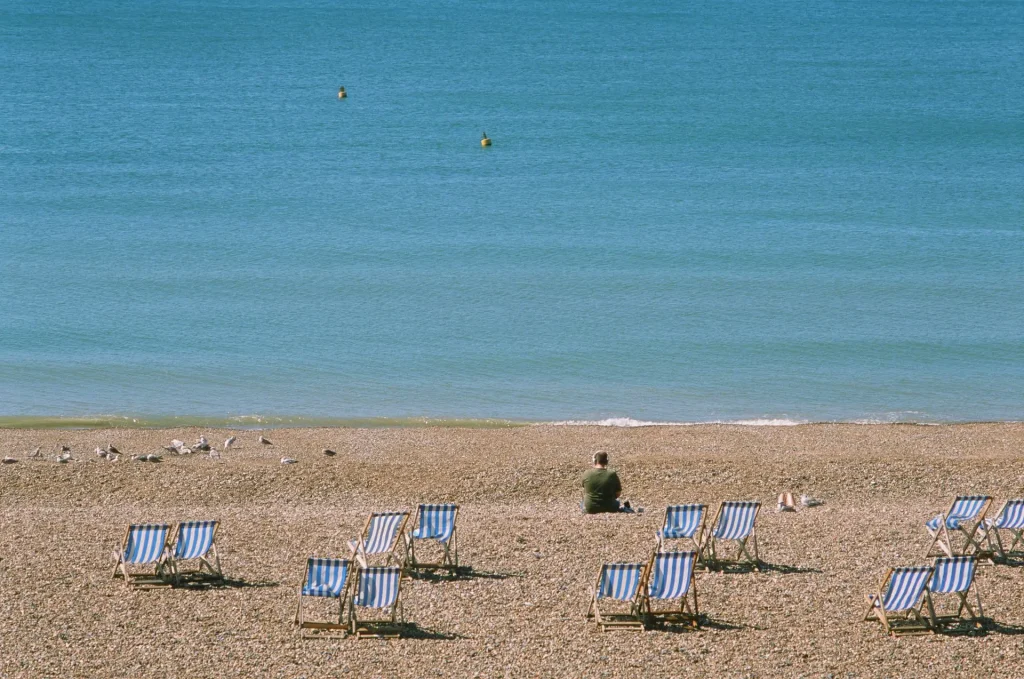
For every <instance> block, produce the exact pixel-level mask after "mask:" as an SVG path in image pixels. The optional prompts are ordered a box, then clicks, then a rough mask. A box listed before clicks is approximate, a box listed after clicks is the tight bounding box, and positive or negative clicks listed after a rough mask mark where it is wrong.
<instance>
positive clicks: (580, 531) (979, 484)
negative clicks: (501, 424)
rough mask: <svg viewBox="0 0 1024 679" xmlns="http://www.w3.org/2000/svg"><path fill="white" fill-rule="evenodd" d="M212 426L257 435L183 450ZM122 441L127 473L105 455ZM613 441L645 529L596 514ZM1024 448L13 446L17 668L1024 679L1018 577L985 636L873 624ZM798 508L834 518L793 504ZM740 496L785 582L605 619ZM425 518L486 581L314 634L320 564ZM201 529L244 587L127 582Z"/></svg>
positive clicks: (424, 442) (309, 442)
mask: <svg viewBox="0 0 1024 679" xmlns="http://www.w3.org/2000/svg"><path fill="white" fill-rule="evenodd" d="M260 434H262V435H264V436H266V438H267V439H269V440H270V441H271V442H272V445H263V444H260V443H258V442H257V436H258V435H260ZM200 435H206V436H207V437H208V438H209V439H210V442H211V443H213V444H215V446H217V447H222V445H221V444H222V442H223V440H224V439H225V438H227V437H228V436H231V435H234V436H236V437H237V442H236V444H235V446H234V447H232V448H229V449H228V450H226V451H223V452H222V454H221V456H220V458H219V459H215V458H211V457H209V456H208V455H205V454H202V453H194V454H190V455H176V454H174V453H169V452H166V451H164V450H163V447H164V446H166V445H168V444H169V443H170V441H171V440H172V439H179V440H181V441H185V442H191V441H194V440H196V439H197V438H198V437H199V436H200ZM110 444H113V445H115V446H116V447H117V448H118V449H119V450H121V451H122V452H123V453H124V455H123V456H122V458H121V460H120V461H118V462H108V461H107V460H105V459H103V458H100V457H98V456H96V455H95V453H94V452H93V451H94V449H95V448H96V447H97V446H100V447H105V446H107V445H110ZM62 445H66V446H69V447H70V448H71V451H72V455H73V457H74V458H75V459H74V460H73V461H70V462H67V463H63V464H61V463H58V462H57V461H56V460H55V457H56V454H57V453H58V452H59V451H60V448H61V446H62ZM37 447H40V448H41V451H40V457H38V458H30V454H31V453H32V451H34V450H35V449H36V448H37ZM325 448H329V449H331V450H333V451H336V455H333V456H325V455H324V454H323V450H324V449H325ZM596 450H604V451H607V452H608V453H609V455H610V457H611V467H612V468H613V469H616V470H618V472H619V474H620V476H621V478H622V482H623V485H624V493H623V497H624V498H628V499H629V500H631V501H632V502H633V504H634V505H635V506H639V507H642V508H644V510H645V511H644V512H643V513H641V514H637V515H598V516H583V515H581V514H580V512H579V509H578V503H579V478H580V476H581V474H582V473H583V472H584V471H585V470H586V468H587V466H588V464H589V460H590V456H591V454H592V453H593V452H594V451H596ZM1022 450H1024V424H1020V423H999V424H970V425H940V426H925V425H853V424H816V425H801V426H776V427H758V426H730V425H699V426H680V427H676V426H659V427H638V428H614V427H590V426H579V427H576V426H522V427H511V428H495V429H460V428H429V427H424V428H404V429H281V430H268V431H263V432H255V431H229V430H200V429H166V430H142V429H114V430H18V429H11V430H2V431H0V455H9V456H11V457H13V458H15V459H16V460H17V462H15V463H12V464H5V465H3V466H2V467H0V677H2V678H3V679H9V678H14V677H50V676H61V677H98V676H105V677H122V676H132V677H166V676H185V675H187V676H191V677H215V676H216V677H221V676H224V677H257V676H258V677H335V676H359V677H378V676H379V677H473V676H480V677H563V676H571V677H620V676H621V677H627V676H628V677H680V676H682V677H689V676H693V677H703V676H716V677H800V676H803V677H890V676H899V677H934V676H944V677H959V676H963V677H974V676H988V677H1013V676H1020V674H1021V667H1024V567H1022V566H1013V565H995V566H984V567H981V568H980V572H979V575H978V578H977V582H978V585H979V587H980V591H981V595H982V601H983V604H984V606H985V614H986V617H988V618H991V621H992V622H991V623H990V624H989V625H988V627H987V629H986V630H985V631H984V632H982V633H977V634H972V635H929V636H919V637H905V638H899V639H894V638H890V637H887V636H886V635H885V634H884V633H883V631H882V628H881V626H880V625H879V624H877V623H866V622H862V621H861V618H862V617H863V614H864V605H863V603H862V602H863V597H864V594H865V593H867V592H869V591H872V590H873V589H875V588H877V587H878V584H879V580H880V579H881V577H882V576H883V575H884V573H885V570H886V568H887V567H889V566H900V565H914V564H925V563H928V562H929V560H928V559H926V558H925V556H924V553H925V549H926V547H927V545H928V535H927V533H926V531H925V529H924V522H925V521H926V520H927V519H929V518H930V517H932V516H934V515H935V514H937V513H939V512H941V511H944V510H945V509H946V508H947V507H948V505H949V503H950V501H951V500H952V498H953V496H955V495H957V494H966V493H984V494H988V495H992V496H994V498H995V501H994V503H993V508H992V510H991V515H994V513H995V511H996V510H997V509H998V507H999V505H1001V504H1002V502H1003V500H1005V499H1007V498H1011V497H1020V496H1021V495H1024V454H1022ZM157 453H158V454H161V455H162V461H160V462H149V463H139V462H133V461H131V460H130V459H129V458H128V456H129V455H131V454H138V455H148V454H157ZM282 457H288V458H293V459H295V460H297V462H296V463H295V464H288V465H283V464H281V458H282ZM784 491H792V492H794V493H796V494H800V493H807V494H810V495H813V496H814V497H817V498H820V499H822V500H823V501H824V504H823V505H822V506H819V507H814V508H801V509H800V511H797V512H796V513H782V514H780V513H776V512H775V500H776V498H777V496H778V494H779V493H781V492H784ZM723 500H760V501H761V502H762V503H763V507H762V511H761V513H760V515H759V518H758V522H757V530H758V541H759V545H760V553H761V557H762V559H763V560H764V561H765V562H766V568H765V570H764V571H763V572H743V573H724V572H701V573H699V574H698V576H697V581H696V585H697V590H698V597H699V603H700V610H701V613H702V614H703V615H704V616H705V619H704V624H703V625H702V627H701V628H700V629H699V630H696V631H685V630H676V629H671V630H651V631H647V632H639V633H638V632H629V631H616V632H600V631H599V630H598V629H597V627H596V626H595V625H594V624H593V623H592V622H588V621H587V620H585V618H584V613H585V611H586V608H587V603H588V597H589V590H590V588H591V586H592V585H593V583H594V579H595V578H596V575H597V573H598V570H599V568H600V565H601V564H602V563H604V562H609V561H641V560H644V559H646V557H647V556H648V555H649V554H650V552H651V550H652V548H653V547H654V534H655V531H656V530H657V529H658V527H659V526H660V524H661V520H662V518H663V515H664V508H665V506H666V505H668V504H678V503H684V502H704V503H706V504H708V505H709V508H710V510H711V511H712V512H713V511H714V509H715V507H717V504H718V503H719V502H720V501H723ZM421 502H458V503H459V504H460V506H461V509H460V514H459V528H458V530H459V535H460V541H459V554H460V561H461V563H462V564H463V566H465V567H466V570H465V571H464V572H463V573H462V574H461V575H458V576H456V577H452V578H410V579H406V580H405V581H404V582H403V586H402V587H403V589H402V596H403V599H404V601H405V617H406V618H407V619H408V620H409V621H410V622H411V623H414V626H413V627H412V628H410V636H409V638H404V639H400V640H394V641H377V640H355V639H352V638H348V639H331V640H303V639H301V638H300V637H299V635H298V633H297V631H296V629H295V627H294V626H293V625H292V616H293V615H294V611H295V603H296V594H297V590H298V587H299V585H300V582H301V579H302V575H303V568H304V565H305V560H306V558H307V557H308V556H313V555H315V556H348V552H347V549H346V546H345V543H346V541H347V540H348V539H350V538H352V537H355V536H356V535H357V534H358V532H359V531H360V529H361V528H362V526H363V523H364V521H365V518H366V515H367V513H368V512H370V511H372V510H389V509H402V508H405V509H409V510H410V511H412V510H415V507H416V505H417V504H418V503H421ZM187 519H219V520H220V521H221V528H220V531H219V533H218V540H217V541H218V545H219V549H220V555H221V561H222V564H223V568H224V572H225V575H226V576H227V577H228V580H227V582H226V583H225V585H224V586H220V587H209V588H167V589H157V590H148V591H133V590H128V589H126V588H125V586H124V585H123V583H122V582H121V581H120V580H114V579H112V578H111V567H112V565H113V562H112V559H111V552H112V551H113V550H115V549H116V548H117V547H118V545H119V542H120V540H121V538H122V536H123V534H124V530H125V527H126V525H127V524H128V523H133V522H175V521H182V520H187Z"/></svg>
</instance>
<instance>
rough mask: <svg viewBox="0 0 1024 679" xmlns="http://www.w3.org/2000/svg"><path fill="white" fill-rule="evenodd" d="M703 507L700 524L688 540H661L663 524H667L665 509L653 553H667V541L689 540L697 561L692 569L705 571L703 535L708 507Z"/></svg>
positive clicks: (666, 510) (666, 511)
mask: <svg viewBox="0 0 1024 679" xmlns="http://www.w3.org/2000/svg"><path fill="white" fill-rule="evenodd" d="M691 504H700V503H698V502H694V503H691ZM703 507H704V510H703V511H702V512H701V513H700V523H699V524H698V525H697V528H696V529H694V531H693V536H691V537H688V538H663V537H662V536H661V532H662V531H663V530H665V527H666V526H665V524H666V523H667V522H668V508H666V509H665V518H664V519H662V521H661V528H660V529H659V530H658V534H657V536H656V539H657V546H656V547H655V552H664V551H669V550H668V549H667V548H666V542H668V541H669V540H689V541H690V543H691V544H692V545H693V551H695V552H697V560H696V561H694V562H693V567H694V568H698V567H699V568H704V569H707V567H708V565H707V563H705V561H704V543H705V541H706V538H705V535H704V531H705V529H706V526H707V519H708V506H707V505H703Z"/></svg>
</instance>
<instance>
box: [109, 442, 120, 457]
mask: <svg viewBox="0 0 1024 679" xmlns="http://www.w3.org/2000/svg"><path fill="white" fill-rule="evenodd" d="M120 454H121V451H120V450H118V449H117V448H115V447H114V444H113V443H110V444H107V455H120Z"/></svg>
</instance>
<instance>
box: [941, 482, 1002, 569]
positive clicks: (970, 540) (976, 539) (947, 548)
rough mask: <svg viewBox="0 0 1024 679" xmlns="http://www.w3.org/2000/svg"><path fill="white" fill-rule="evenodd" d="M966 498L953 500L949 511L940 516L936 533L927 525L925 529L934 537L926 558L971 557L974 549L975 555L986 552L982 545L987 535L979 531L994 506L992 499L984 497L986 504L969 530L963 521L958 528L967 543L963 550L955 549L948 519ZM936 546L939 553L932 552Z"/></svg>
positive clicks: (961, 496)
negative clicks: (992, 505) (947, 522)
mask: <svg viewBox="0 0 1024 679" xmlns="http://www.w3.org/2000/svg"><path fill="white" fill-rule="evenodd" d="M964 497H969V496H967V495H958V496H957V497H955V498H953V501H952V502H951V503H950V504H949V509H947V510H946V511H945V512H943V513H942V514H940V515H939V516H940V518H939V527H938V529H937V530H936V531H935V532H934V533H932V529H931V528H928V526H927V525H925V529H926V530H927V531H928V533H929V534H931V536H932V541H931V542H930V543H929V544H928V550H927V551H926V552H925V556H926V557H933V556H969V555H970V554H971V553H972V552H971V548H972V547H973V548H974V553H975V554H982V553H984V552H985V548H984V547H982V544H981V543H982V541H983V540H984V537H985V535H984V532H983V531H981V533H980V534H979V531H980V529H981V528H982V525H983V524H984V522H985V513H986V512H988V508H989V505H991V504H992V498H991V497H988V496H984V497H985V502H984V503H983V504H982V505H981V509H980V510H979V511H978V513H977V514H975V515H974V519H972V520H971V523H970V524H969V527H970V529H969V530H968V528H966V527H965V526H964V524H965V523H966V522H965V521H961V522H960V525H959V526H957V527H956V530H957V531H959V532H960V533H961V534H962V535H963V536H964V538H965V539H966V542H965V543H964V546H963V549H962V550H954V549H953V535H951V534H950V532H949V528H948V527H947V526H946V517H947V516H949V514H950V513H951V512H952V511H953V507H955V506H956V503H957V501H958V500H960V499H961V498H964ZM936 546H938V548H939V551H938V552H933V551H932V550H933V549H934V548H935V547H936Z"/></svg>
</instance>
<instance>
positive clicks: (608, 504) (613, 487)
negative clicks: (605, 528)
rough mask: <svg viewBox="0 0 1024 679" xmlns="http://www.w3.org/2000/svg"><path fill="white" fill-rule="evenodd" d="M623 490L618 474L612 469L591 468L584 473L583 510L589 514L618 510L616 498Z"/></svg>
mask: <svg viewBox="0 0 1024 679" xmlns="http://www.w3.org/2000/svg"><path fill="white" fill-rule="evenodd" d="M621 490H622V484H621V483H619V475H618V474H616V473H615V472H613V471H612V470H610V469H599V468H597V467H595V468H593V469H591V470H590V471H588V472H587V473H586V474H584V475H583V510H584V511H585V512H586V513H587V514H598V513H600V512H617V511H618V510H619V503H618V500H617V499H616V498H618V496H619V491H621Z"/></svg>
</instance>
